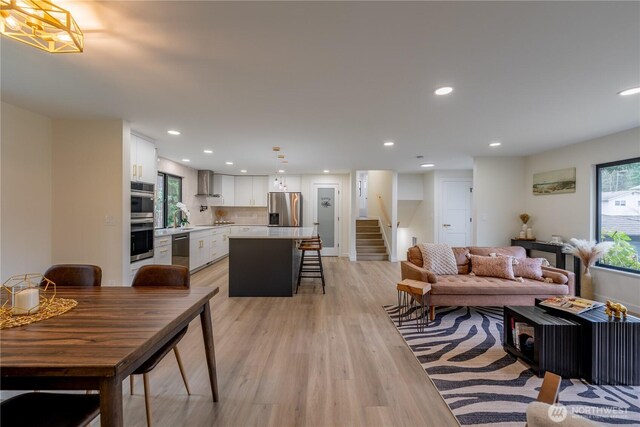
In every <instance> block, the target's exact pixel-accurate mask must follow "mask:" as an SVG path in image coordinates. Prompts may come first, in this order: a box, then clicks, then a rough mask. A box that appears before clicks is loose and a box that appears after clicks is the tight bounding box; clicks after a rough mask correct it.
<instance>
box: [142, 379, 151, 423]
mask: <svg viewBox="0 0 640 427" xmlns="http://www.w3.org/2000/svg"><path fill="white" fill-rule="evenodd" d="M142 381H143V383H144V409H145V410H146V412H147V426H148V427H151V396H150V395H151V390H149V374H142Z"/></svg>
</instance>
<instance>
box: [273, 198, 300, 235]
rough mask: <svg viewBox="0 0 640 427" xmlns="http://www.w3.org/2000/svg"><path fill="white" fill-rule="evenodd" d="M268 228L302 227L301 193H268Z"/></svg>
mask: <svg viewBox="0 0 640 427" xmlns="http://www.w3.org/2000/svg"><path fill="white" fill-rule="evenodd" d="M268 212H269V226H270V227H302V193H298V192H295V193H287V192H285V193H283V192H279V193H269V204H268Z"/></svg>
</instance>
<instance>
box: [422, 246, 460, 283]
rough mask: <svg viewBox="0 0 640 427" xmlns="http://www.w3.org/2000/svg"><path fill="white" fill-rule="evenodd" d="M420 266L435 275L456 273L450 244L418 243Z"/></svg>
mask: <svg viewBox="0 0 640 427" xmlns="http://www.w3.org/2000/svg"><path fill="white" fill-rule="evenodd" d="M418 247H419V248H420V252H422V266H423V267H424V268H426V269H427V270H430V271H433V272H434V273H435V274H437V275H444V274H458V267H457V265H456V258H455V256H453V251H452V250H451V246H449V245H447V244H444V243H420V244H419V245H418Z"/></svg>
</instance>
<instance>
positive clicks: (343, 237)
mask: <svg viewBox="0 0 640 427" xmlns="http://www.w3.org/2000/svg"><path fill="white" fill-rule="evenodd" d="M313 184H339V186H340V195H339V197H338V203H339V204H340V206H339V209H340V213H339V216H340V230H339V243H340V251H339V254H340V256H344V257H348V256H349V218H351V202H350V200H351V184H350V176H349V175H348V174H323V175H302V176H301V184H300V190H301V192H302V207H303V212H302V223H303V225H304V226H305V227H312V226H313ZM269 191H272V190H271V189H269Z"/></svg>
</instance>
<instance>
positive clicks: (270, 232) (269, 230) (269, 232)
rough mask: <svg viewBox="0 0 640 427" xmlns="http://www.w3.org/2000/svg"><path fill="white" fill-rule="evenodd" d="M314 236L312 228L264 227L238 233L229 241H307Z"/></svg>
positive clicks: (230, 236) (232, 235)
mask: <svg viewBox="0 0 640 427" xmlns="http://www.w3.org/2000/svg"><path fill="white" fill-rule="evenodd" d="M313 236H314V227H265V228H260V229H254V230H248V231H238V232H237V233H234V234H231V235H229V238H230V239H290V240H298V239H308V238H311V237H313Z"/></svg>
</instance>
